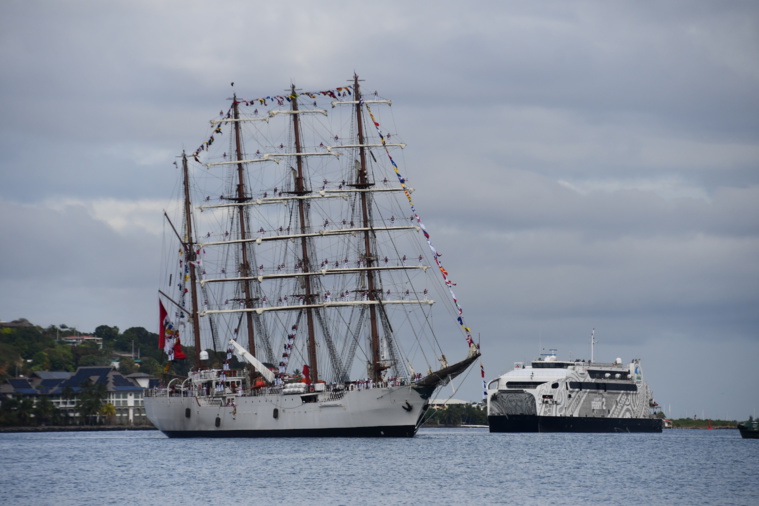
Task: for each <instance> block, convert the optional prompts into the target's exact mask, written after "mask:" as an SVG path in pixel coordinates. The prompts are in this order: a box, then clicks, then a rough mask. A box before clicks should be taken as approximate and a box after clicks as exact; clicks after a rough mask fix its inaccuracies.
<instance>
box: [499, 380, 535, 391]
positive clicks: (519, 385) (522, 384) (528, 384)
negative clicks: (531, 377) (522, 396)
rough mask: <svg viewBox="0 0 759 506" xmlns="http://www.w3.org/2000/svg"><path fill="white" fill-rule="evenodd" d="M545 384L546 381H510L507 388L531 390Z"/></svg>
mask: <svg viewBox="0 0 759 506" xmlns="http://www.w3.org/2000/svg"><path fill="white" fill-rule="evenodd" d="M543 383H545V381H509V382H507V383H506V388H515V389H520V390H524V389H531V388H537V387H538V386H540V385H542V384H543Z"/></svg>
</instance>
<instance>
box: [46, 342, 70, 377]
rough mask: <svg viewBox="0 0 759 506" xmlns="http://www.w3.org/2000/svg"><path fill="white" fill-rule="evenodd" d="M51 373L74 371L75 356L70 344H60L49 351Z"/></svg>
mask: <svg viewBox="0 0 759 506" xmlns="http://www.w3.org/2000/svg"><path fill="white" fill-rule="evenodd" d="M47 356H48V359H49V360H50V370H51V371H73V370H74V354H73V353H72V352H71V346H69V345H68V344H59V345H58V346H56V347H55V348H52V349H50V350H48V351H47Z"/></svg>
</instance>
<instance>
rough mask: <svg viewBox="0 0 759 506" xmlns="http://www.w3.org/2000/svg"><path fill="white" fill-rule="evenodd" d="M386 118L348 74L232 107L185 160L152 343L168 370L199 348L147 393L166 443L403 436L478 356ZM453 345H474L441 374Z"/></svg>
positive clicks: (378, 101)
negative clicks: (189, 349) (184, 366)
mask: <svg viewBox="0 0 759 506" xmlns="http://www.w3.org/2000/svg"><path fill="white" fill-rule="evenodd" d="M390 105H391V102H390V101H389V100H385V99H382V98H380V96H379V94H377V93H376V92H375V93H374V94H373V95H372V96H370V97H366V98H365V97H364V96H363V95H362V93H361V89H360V81H359V79H358V77H357V76H354V79H353V81H352V84H350V85H347V86H343V87H338V88H334V89H330V90H326V91H316V92H305V91H299V90H297V89H296V88H295V86H294V85H292V86H291V88H290V90H289V91H288V92H286V93H285V94H284V95H266V96H261V97H260V98H254V99H246V100H243V99H241V98H239V97H237V95H236V94H235V95H234V97H233V98H232V103H231V107H230V108H229V109H228V111H226V112H224V111H223V110H222V112H221V113H220V115H219V117H218V118H217V119H215V120H213V121H211V133H210V137H209V138H208V140H207V141H206V142H203V143H202V144H201V145H200V147H199V148H198V149H197V150H196V151H195V152H194V153H192V154H189V155H188V154H185V153H183V155H182V158H181V166H179V165H178V167H179V168H180V169H181V170H180V173H181V175H182V186H181V190H180V194H181V199H180V200H181V201H182V205H181V206H180V207H179V208H178V209H179V210H180V211H179V214H180V215H181V224H180V221H179V219H177V221H176V225H175V224H174V223H175V222H174V221H171V219H170V218H169V216H168V214H167V215H166V217H167V221H168V222H169V223H170V224H171V227H169V228H167V230H169V234H168V235H170V236H171V237H172V238H173V239H174V240H175V241H176V243H177V246H176V247H172V248H171V249H170V251H173V252H174V253H175V254H176V253H177V252H178V258H175V259H174V260H173V261H172V262H171V264H170V265H171V270H170V271H169V272H168V273H167V275H166V277H165V279H164V280H163V282H162V283H163V286H162V288H161V290H159V298H160V306H161V328H160V336H161V344H160V345H161V346H162V347H164V348H165V350H166V352H167V355H168V358H169V359H177V358H178V357H180V356H182V355H183V352H182V351H181V345H180V344H179V343H180V341H181V342H184V343H185V344H186V345H188V344H190V343H193V344H194V346H195V350H196V351H199V353H196V356H197V362H196V363H195V365H194V367H193V368H192V369H191V370H190V372H189V374H187V376H186V377H174V378H173V379H171V380H170V381H167V382H165V384H164V386H162V387H160V388H155V389H152V390H150V391H148V392H147V393H146V397H145V408H146V411H147V415H148V417H149V419H150V420H151V422H153V424H154V425H155V426H156V427H157V428H158V429H160V430H161V431H163V432H164V433H165V434H166V435H168V436H170V437H191V436H204V437H208V436H212V437H213V436H218V437H230V436H241V437H266V436H275V437H277V436H401V437H411V436H413V435H414V434H415V433H416V432H417V429H418V428H419V427H420V425H421V424H422V423H423V422H424V420H425V416H424V415H425V412H426V410H427V409H428V407H429V403H430V400H431V399H432V398H433V397H434V396H435V394H436V392H437V391H438V390H439V389H440V388H441V387H442V386H444V385H446V384H447V383H448V382H450V381H451V379H453V378H455V377H456V376H458V375H460V374H462V373H463V372H465V371H466V370H467V369H468V368H469V366H470V365H471V364H472V363H473V362H474V361H475V360H476V359H477V357H478V356H479V351H478V345H477V344H475V343H474V341H473V339H472V337H471V332H470V329H469V327H467V325H466V324H465V323H464V320H463V313H462V310H461V307H460V305H459V303H458V301H457V299H456V296H455V295H454V293H453V291H452V287H453V283H452V282H451V281H450V279H449V277H448V273H447V271H446V270H445V268H444V267H443V265H442V263H441V259H440V254H439V253H438V252H437V251H436V250H435V248H434V246H433V244H432V242H431V240H430V235H429V233H428V232H427V230H426V228H425V226H424V224H423V223H422V221H421V219H420V217H419V215H418V213H417V211H416V208H415V206H414V204H413V201H412V199H411V193H412V192H413V189H412V188H411V187H409V186H408V183H407V180H406V179H405V176H404V175H403V174H402V172H401V170H400V168H399V166H398V164H397V163H396V161H395V160H394V158H393V153H398V152H399V150H401V149H402V148H404V147H405V145H404V144H402V143H400V142H398V141H397V140H396V139H397V137H398V136H397V135H395V134H393V133H392V132H385V131H383V129H382V123H380V120H381V119H382V118H383V117H389V116H390V111H391V109H390V108H389V106H390ZM375 109H376V110H375ZM385 115H387V116H385ZM224 141H226V142H224ZM438 313H440V316H435V315H436V314H438ZM437 326H439V327H440V328H436V327H437ZM456 335H458V337H459V338H460V340H461V344H462V345H464V344H466V346H467V350H466V352H465V353H462V354H461V355H462V357H465V358H463V360H461V361H459V362H456V363H454V364H452V365H449V364H448V362H447V359H446V357H445V354H444V352H443V344H445V345H446V346H448V345H450V344H451V343H453V342H454V341H455V340H456V339H453V337H454V336H456ZM201 350H202V351H201Z"/></svg>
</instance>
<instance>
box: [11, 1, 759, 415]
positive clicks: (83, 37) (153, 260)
mask: <svg viewBox="0 0 759 506" xmlns="http://www.w3.org/2000/svg"><path fill="white" fill-rule="evenodd" d="M432 6H434V8H432ZM757 14H759V9H758V8H757V7H756V6H755V4H754V3H753V2H748V1H746V2H730V3H729V4H727V5H722V4H719V5H717V4H715V3H712V2H705V1H703V2H701V1H695V2H693V1H691V2H667V3H665V4H659V5H656V6H650V5H647V6H640V5H638V4H636V3H633V2H630V3H622V4H620V3H602V2H591V1H588V2H574V3H572V4H568V3H566V2H549V3H540V4H535V3H517V2H502V3H497V4H493V5H489V6H487V7H484V6H483V7H478V6H474V7H471V6H470V7H466V8H464V7H462V6H461V4H460V3H458V2H456V3H455V2H452V1H442V2H434V3H432V2H414V3H410V4H409V3H408V2H396V1H388V2H383V3H382V4H381V8H380V7H376V6H372V7H370V6H366V7H362V8H356V6H355V3H354V2H349V1H343V2H331V3H329V4H328V5H314V4H313V3H311V2H294V3H292V2H291V3H290V4H288V7H287V8H286V9H285V8H284V7H280V6H278V5H276V4H271V5H269V4H262V5H255V6H251V5H249V3H248V2H242V1H239V2H235V1H232V2H224V3H223V4H221V5H215V6H209V5H206V4H205V3H203V2H186V1H182V2H178V1H177V2H172V1H169V2H161V3H158V4H156V3H154V2H147V1H146V2H107V3H103V2H94V1H78V2H76V1H75V2H66V3H55V2H45V3H37V2H10V3H8V4H7V5H5V6H4V10H3V17H2V19H0V66H2V69H3V77H2V78H0V104H1V108H2V109H1V110H2V111H3V119H4V120H5V121H3V123H2V125H0V259H1V260H2V262H0V286H2V290H0V292H2V296H0V318H2V319H5V320H10V319H14V318H18V317H26V318H29V319H30V320H32V321H33V322H35V323H37V324H40V325H49V324H60V323H67V324H70V325H76V326H77V327H79V328H80V329H81V330H85V331H91V330H94V328H95V327H96V326H97V325H99V324H109V325H118V326H119V327H121V328H126V327H130V326H144V327H146V328H150V329H154V328H155V326H156V325H155V319H156V318H157V311H156V309H155V308H154V305H155V304H154V303H155V286H156V283H155V279H154V278H155V276H156V274H157V272H158V268H157V265H156V264H157V257H158V256H159V254H160V249H161V244H160V239H159V238H158V235H157V229H158V228H160V225H158V222H159V220H160V209H161V208H162V207H163V206H164V205H165V204H163V202H165V200H166V199H167V198H168V197H170V195H171V192H172V191H173V190H174V188H175V186H174V185H175V182H174V176H175V169H174V167H173V165H172V163H173V162H174V160H175V156H176V155H178V154H179V153H181V150H182V149H186V150H188V151H192V150H194V149H195V148H196V147H197V146H198V145H199V144H200V142H202V141H203V140H204V137H205V136H206V135H207V133H208V120H209V119H211V118H212V117H214V116H215V115H216V114H217V113H218V111H219V110H220V109H225V108H226V107H228V104H229V102H228V100H227V99H228V97H230V96H231V93H232V89H231V87H230V84H229V83H230V82H231V81H234V82H235V90H236V91H237V92H238V93H239V94H241V95H247V96H257V95H258V94H260V93H267V94H268V93H277V92H279V91H280V90H283V89H285V88H286V87H287V86H289V84H290V82H295V83H296V84H297V85H299V86H302V87H304V88H309V89H321V88H329V87H334V86H339V85H342V84H343V83H345V81H346V80H347V79H348V78H350V76H351V74H352V72H353V71H356V72H358V73H359V75H361V76H362V77H364V78H365V79H366V84H365V86H366V87H367V89H369V90H375V89H376V90H378V91H379V92H380V93H381V94H382V95H383V96H386V97H388V98H392V99H393V101H394V106H393V108H392V109H391V111H390V112H391V114H388V115H386V116H385V117H383V118H382V123H383V127H386V128H387V129H388V131H392V132H394V133H396V134H397V135H398V137H399V138H403V140H404V141H405V142H407V143H408V144H409V147H408V148H407V149H406V150H405V152H404V153H403V154H402V155H400V156H399V158H398V161H399V162H400V165H401V171H402V172H403V173H404V174H405V175H406V176H408V178H409V180H410V182H411V185H412V186H414V187H415V188H416V189H417V192H416V193H415V194H414V200H415V203H416V204H417V208H418V210H419V212H420V215H421V216H422V219H423V220H424V221H425V223H426V225H427V227H428V229H429V230H430V232H431V234H432V237H433V241H434V243H435V244H436V247H437V248H438V250H439V251H441V252H443V253H444V255H445V256H444V260H445V262H446V268H447V269H448V270H449V272H450V273H451V276H452V278H453V279H454V281H456V282H457V283H458V285H457V287H456V293H457V295H458V296H459V298H460V300H461V302H462V306H463V307H464V310H465V314H466V317H467V321H468V323H469V324H470V325H471V326H472V328H473V329H474V330H475V332H476V333H479V334H480V335H481V336H482V344H483V349H484V351H485V352H486V355H485V358H484V363H485V368H486V371H487V373H488V376H494V375H495V374H497V373H499V372H502V371H504V370H506V369H508V368H510V367H511V364H512V362H513V361H515V360H529V359H531V358H533V357H534V356H536V355H537V354H538V353H539V352H540V349H541V348H542V347H557V348H559V349H560V350H559V351H560V353H561V354H569V353H572V354H574V356H579V357H588V356H589V334H590V331H591V329H592V328H594V327H595V328H596V329H597V335H598V336H599V349H598V353H599V354H601V356H602V357H603V358H605V359H611V358H614V357H616V356H623V357H624V358H631V357H632V356H639V357H642V358H643V359H644V366H645V367H646V372H647V373H648V375H649V379H651V381H652V384H653V388H654V390H655V392H656V394H657V398H658V400H659V402H660V403H662V404H663V405H664V406H665V409H667V406H668V405H669V406H671V409H672V411H673V412H674V413H673V414H674V415H675V416H685V415H686V414H690V415H692V414H693V413H692V412H696V413H698V414H699V415H700V414H701V412H702V411H706V413H707V414H711V416H728V417H736V418H739V417H745V416H746V413H744V411H746V408H745V406H746V405H751V404H752V402H751V401H753V404H756V402H757V401H759V397H757V394H756V392H755V391H754V390H753V389H752V388H751V386H750V385H748V382H746V381H745V378H744V376H745V375H744V374H742V373H741V371H747V370H751V368H752V364H751V363H750V362H749V360H750V358H749V357H751V356H753V355H756V353H757V352H758V351H759V339H758V338H759V335H757V332H758V331H759V321H758V317H757V312H756V310H755V308H756V307H757V305H758V304H759V290H757V288H756V287H757V286H759V262H758V261H757V258H759V230H758V228H759V221H757V216H759V172H758V171H757V170H756V169H757V166H758V165H759V143H757V139H759V93H757V91H756V90H758V89H759V40H758V39H759V29H758V28H759V27H758V26H757V23H758V20H759V16H758V15H757ZM150 216H155V222H154V221H151V219H150ZM710 365H713V367H710ZM716 370H720V371H721V372H720V373H719V374H717V373H716V372H712V371H716ZM479 390H480V389H479V385H478V378H475V377H469V378H467V380H466V381H465V382H464V384H463V385H462V387H461V390H460V392H459V393H457V396H461V397H465V398H472V399H475V398H477V397H478V395H479ZM691 411H692V412H691Z"/></svg>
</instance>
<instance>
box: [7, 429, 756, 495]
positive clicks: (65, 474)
mask: <svg viewBox="0 0 759 506" xmlns="http://www.w3.org/2000/svg"><path fill="white" fill-rule="evenodd" d="M0 462H2V470H1V471H0V504H13V505H17V504H18V505H24V504H34V505H42V504H55V505H65V504H126V503H130V504H161V505H171V504H182V505H187V504H250V503H253V502H256V501H264V502H265V503H266V504H297V505H302V504H383V505H384V504H478V505H479V504H496V503H507V504H600V503H613V504H636V503H639V504H746V505H756V504H759V440H743V439H741V437H740V435H739V434H738V431H737V430H713V431H705V430H668V431H664V433H662V434H595V435H594V434H489V433H488V432H487V430H486V429H423V430H421V431H420V432H419V434H418V435H417V437H416V438H414V439H248V440H239V439H230V440H218V439H184V440H183V439H167V438H165V437H164V436H163V435H162V434H161V433H159V432H157V431H138V432H90V433H70V432H69V433H39V434H0Z"/></svg>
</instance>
